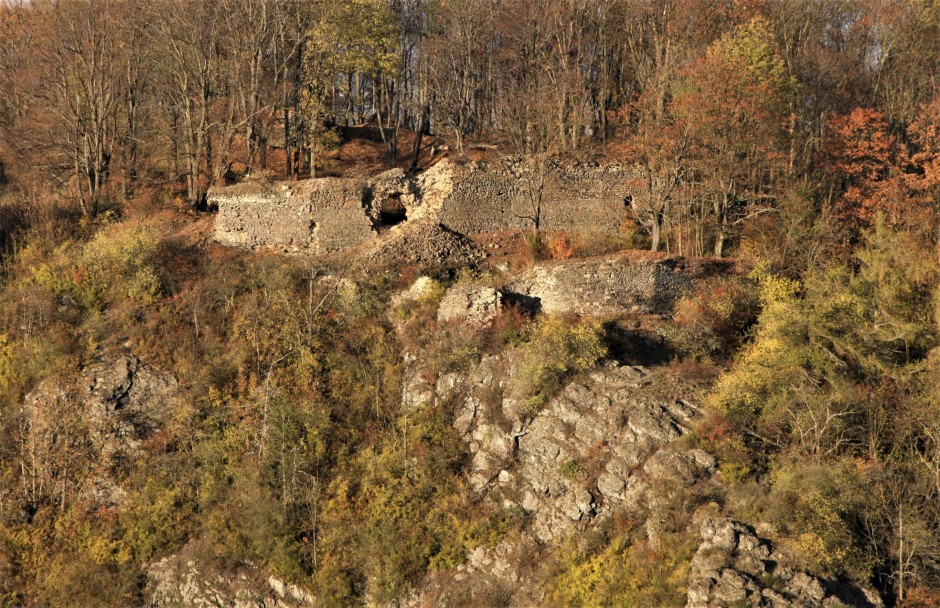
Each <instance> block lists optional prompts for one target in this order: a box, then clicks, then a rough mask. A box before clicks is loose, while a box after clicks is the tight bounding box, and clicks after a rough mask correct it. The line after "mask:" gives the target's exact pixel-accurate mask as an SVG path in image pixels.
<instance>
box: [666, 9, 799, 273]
mask: <svg viewBox="0 0 940 608" xmlns="http://www.w3.org/2000/svg"><path fill="white" fill-rule="evenodd" d="M794 87H795V83H794V82H793V81H792V79H791V78H790V77H789V75H788V74H787V73H786V69H785V66H784V64H783V61H782V60H781V59H780V56H779V54H778V53H777V49H776V46H775V42H774V37H773V33H772V31H771V29H770V25H769V23H768V22H767V21H765V20H763V19H754V20H752V21H750V22H749V23H747V24H746V25H744V26H740V27H738V28H736V29H735V30H734V31H733V32H730V33H728V34H726V35H725V36H723V37H722V38H721V39H720V40H719V41H718V42H716V43H715V44H713V45H712V46H711V47H710V48H709V49H708V52H707V53H706V55H705V57H703V58H702V59H701V60H699V61H697V62H695V63H694V64H692V65H691V66H690V67H689V68H687V69H686V71H685V79H684V81H683V82H682V84H681V85H680V87H679V88H678V90H677V91H676V96H677V103H676V106H677V114H678V117H679V119H680V120H682V121H685V122H686V123H687V124H688V125H689V134H690V145H691V162H692V166H693V167H694V169H695V171H696V173H697V175H698V177H699V179H700V180H701V183H702V188H703V191H704V193H705V196H706V197H707V198H708V199H709V201H710V205H711V208H712V211H713V220H714V224H715V238H714V255H715V256H716V257H721V256H722V255H723V253H724V249H725V243H726V242H727V240H728V238H729V237H730V236H732V234H733V231H734V229H735V227H736V226H738V225H740V223H741V222H742V221H744V219H745V218H747V217H748V216H750V215H751V214H753V213H755V212H758V211H760V210H762V209H766V208H767V203H768V202H769V200H770V199H771V196H772V193H771V187H772V183H773V179H772V178H773V177H774V175H775V174H776V173H778V172H779V167H780V165H781V161H782V160H783V158H784V156H783V150H785V141H784V133H785V131H784V128H785V125H786V119H787V109H788V107H789V106H788V100H789V96H790V95H792V94H793V90H794Z"/></svg>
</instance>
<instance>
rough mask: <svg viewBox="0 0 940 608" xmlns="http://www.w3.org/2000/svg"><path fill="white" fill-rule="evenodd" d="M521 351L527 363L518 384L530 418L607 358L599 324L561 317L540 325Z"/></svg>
mask: <svg viewBox="0 0 940 608" xmlns="http://www.w3.org/2000/svg"><path fill="white" fill-rule="evenodd" d="M520 350H521V354H522V357H523V362H522V366H521V370H520V372H519V379H518V381H519V386H521V387H522V391H521V394H522V395H524V396H525V400H526V401H525V411H526V413H527V414H529V415H532V414H535V413H536V412H537V411H538V409H539V408H541V407H542V406H543V405H544V404H545V403H546V402H547V401H548V400H549V399H550V398H551V397H552V396H553V395H554V394H555V393H557V392H558V391H559V390H560V389H561V388H562V387H563V386H564V383H565V381H566V380H568V379H569V378H571V377H572V376H574V375H576V374H579V373H581V372H584V371H587V370H589V369H591V368H592V367H594V366H595V365H597V362H598V361H599V360H601V359H602V358H604V357H606V356H607V346H606V345H605V344H604V340H603V331H602V327H601V324H600V323H599V322H597V321H593V320H591V321H579V322H569V321H566V320H565V319H564V318H562V317H558V316H547V317H544V318H543V319H541V320H540V321H539V322H538V323H536V324H535V326H534V327H533V328H532V330H531V334H530V338H529V341H528V342H526V343H525V344H524V345H523V346H522V347H521V349H520Z"/></svg>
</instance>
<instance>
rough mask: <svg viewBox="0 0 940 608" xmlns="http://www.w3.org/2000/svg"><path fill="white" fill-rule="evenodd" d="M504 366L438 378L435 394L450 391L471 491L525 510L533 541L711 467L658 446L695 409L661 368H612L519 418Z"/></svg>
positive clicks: (497, 360) (695, 455)
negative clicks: (467, 459)
mask: <svg viewBox="0 0 940 608" xmlns="http://www.w3.org/2000/svg"><path fill="white" fill-rule="evenodd" d="M512 369H513V364H512V362H511V361H506V360H504V359H502V358H501V357H498V356H488V357H484V358H483V360H482V361H481V363H480V364H479V365H478V366H477V367H476V368H475V369H474V370H473V371H471V372H470V373H469V374H468V375H466V376H463V377H461V376H457V375H448V376H442V377H441V378H440V379H439V380H438V383H437V387H436V394H437V395H438V397H439V398H441V399H445V400H446V399H451V400H453V399H454V398H455V396H456V404H457V406H456V407H457V409H456V412H455V421H454V426H455V428H456V429H457V430H458V431H459V432H460V433H461V434H462V435H463V436H464V438H465V439H466V441H467V445H468V449H469V452H470V456H471V461H470V468H471V471H470V485H471V487H472V488H473V489H474V490H475V491H476V492H478V493H481V494H488V493H494V492H498V493H499V495H500V496H502V497H503V503H504V504H505V505H507V506H510V505H515V506H517V507H521V508H522V509H523V510H524V511H526V512H528V513H529V514H530V515H531V518H532V520H531V521H532V525H531V532H532V533H533V534H534V535H535V537H536V538H537V539H538V540H540V541H541V542H551V541H553V540H555V539H557V538H559V537H561V536H563V535H564V534H566V533H568V532H569V531H571V530H574V529H577V528H579V527H583V526H584V525H586V524H588V523H589V522H591V521H592V520H593V519H594V518H596V517H600V516H606V515H607V514H609V513H610V512H611V510H612V509H615V508H620V507H627V508H634V509H639V508H645V507H648V506H650V505H651V501H655V500H656V498H655V496H656V495H661V493H662V492H664V491H665V490H664V488H667V487H672V486H675V488H676V489H677V491H678V490H679V489H681V488H684V487H687V486H688V485H691V484H693V483H695V482H696V481H697V480H699V479H701V478H702V477H703V476H707V475H708V474H709V473H710V472H711V471H712V470H713V469H714V468H715V461H714V458H712V457H711V456H709V455H708V454H706V453H705V452H702V451H701V450H691V451H675V450H673V449H671V448H669V447H667V446H668V444H670V443H671V442H673V441H674V440H675V439H677V438H679V437H680V436H681V435H682V434H684V433H685V432H686V431H687V430H688V428H689V425H690V424H691V422H692V420H693V418H694V417H695V416H696V414H697V408H696V407H695V406H694V405H693V399H694V390H693V389H692V388H691V387H689V386H687V385H684V384H683V383H682V382H680V381H677V380H675V379H674V378H671V377H669V376H668V374H666V373H664V370H657V371H651V370H648V369H644V368H640V367H631V366H619V365H615V364H611V365H609V366H608V367H605V368H603V369H601V370H598V371H596V372H595V373H593V374H590V375H589V376H587V377H584V378H581V379H579V380H576V381H575V382H572V383H571V384H569V385H568V386H567V387H566V388H565V389H563V390H562V391H561V392H560V393H559V394H558V395H557V396H555V397H554V398H553V399H551V400H550V401H549V402H548V403H547V404H546V406H545V407H544V408H543V409H542V410H541V411H539V412H538V413H537V414H536V415H535V416H534V417H532V418H526V417H524V416H523V415H521V414H520V407H519V405H520V402H521V399H519V398H518V396H516V395H514V394H513V383H512ZM651 480H653V481H655V482H656V486H657V487H656V490H657V491H656V492H651V491H650V490H651V485H650V481H651Z"/></svg>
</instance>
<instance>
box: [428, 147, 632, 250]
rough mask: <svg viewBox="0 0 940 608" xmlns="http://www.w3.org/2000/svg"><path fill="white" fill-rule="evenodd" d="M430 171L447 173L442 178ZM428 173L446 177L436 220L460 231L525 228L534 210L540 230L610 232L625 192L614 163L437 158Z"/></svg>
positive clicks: (622, 214) (623, 175)
mask: <svg viewBox="0 0 940 608" xmlns="http://www.w3.org/2000/svg"><path fill="white" fill-rule="evenodd" d="M432 172H437V173H442V172H449V173H450V175H449V176H448V179H447V180H442V179H441V176H439V175H434V174H433V173H432ZM428 174H431V175H429V176H428V177H424V181H425V182H429V181H431V180H433V181H434V182H435V183H437V182H440V181H446V182H447V185H446V186H445V189H444V191H442V192H439V193H438V198H439V200H438V201H437V204H438V205H439V207H440V216H439V217H440V222H441V224H443V225H445V226H447V227H448V228H450V229H451V230H455V231H457V232H461V233H463V234H479V233H483V232H495V231H501V230H516V229H518V230H524V229H531V228H533V227H534V224H535V217H536V215H538V216H539V228H540V229H542V230H565V231H569V232H597V233H615V232H617V231H618V230H619V228H620V225H621V224H622V223H623V221H624V219H625V218H626V212H627V197H628V196H629V194H630V192H629V187H628V185H627V177H628V176H627V171H626V170H625V169H624V168H622V167H620V166H616V165H607V166H604V165H577V166H571V167H558V166H550V167H548V168H547V169H545V170H542V169H540V168H538V167H536V166H534V165H531V164H528V163H525V162H521V161H513V160H509V159H506V160H503V161H501V162H499V163H495V164H493V165H486V164H484V163H468V164H466V165H457V164H455V163H450V162H444V163H438V165H436V166H435V167H434V168H432V169H431V170H429V171H428ZM429 178H430V179H429ZM427 189H428V188H423V190H427ZM448 189H449V190H448ZM425 196H426V193H425Z"/></svg>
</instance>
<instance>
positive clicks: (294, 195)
mask: <svg viewBox="0 0 940 608" xmlns="http://www.w3.org/2000/svg"><path fill="white" fill-rule="evenodd" d="M628 177H629V176H628V172H627V170H626V169H624V168H623V167H621V166H618V165H590V164H580V165H570V166H556V165H549V166H544V165H538V164H535V163H531V162H526V161H523V160H519V159H511V158H506V159H503V160H501V161H498V162H496V163H492V164H486V163H480V162H469V163H459V162H454V161H451V160H444V161H441V162H439V163H437V164H436V165H435V166H433V167H431V168H430V169H428V170H427V171H425V172H424V173H422V174H421V175H420V176H417V177H415V176H411V175H407V174H405V173H404V172H403V171H401V170H400V169H393V170H391V171H387V172H385V173H382V174H380V175H377V176H374V177H372V178H371V179H369V180H368V181H366V180H356V179H345V178H342V179H341V178H320V179H312V180H306V181H302V182H292V183H274V184H272V183H265V182H246V183H243V184H238V185H235V186H229V187H224V188H213V189H212V190H210V191H209V202H210V203H211V204H214V205H215V206H217V207H218V209H219V213H218V216H217V218H216V222H215V239H216V241H218V242H220V243H222V244H225V245H230V246H235V247H244V248H249V249H256V248H259V247H273V248H276V249H280V250H283V251H296V252H309V253H317V254H320V253H331V252H334V251H341V250H344V249H349V248H351V247H355V246H357V245H359V244H361V243H363V242H365V241H368V240H370V239H372V238H374V237H375V236H377V234H378V231H379V230H384V229H385V228H388V224H389V220H390V218H392V217H394V218H395V222H394V223H399V222H401V221H405V222H406V223H408V224H413V223H414V222H425V223H427V222H430V223H433V224H440V225H442V226H443V227H444V228H446V229H448V230H450V231H453V232H456V233H460V234H463V235H475V234H482V233H487V232H500V231H504V230H531V229H533V228H535V227H536V226H535V220H536V217H538V220H539V226H538V227H539V228H540V229H542V230H549V231H553V230H558V231H568V232H578V233H600V234H615V233H617V232H618V231H619V230H620V226H621V225H622V224H623V222H624V220H625V219H626V217H627V210H628V197H629V191H628V188H629V186H628V184H629V179H628Z"/></svg>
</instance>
